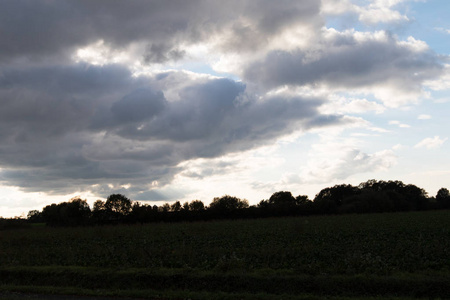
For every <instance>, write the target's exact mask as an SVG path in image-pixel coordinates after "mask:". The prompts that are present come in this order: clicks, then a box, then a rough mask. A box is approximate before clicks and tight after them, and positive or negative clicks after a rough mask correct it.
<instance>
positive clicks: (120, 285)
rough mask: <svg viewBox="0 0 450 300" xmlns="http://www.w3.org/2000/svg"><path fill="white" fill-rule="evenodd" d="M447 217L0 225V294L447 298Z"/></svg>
mask: <svg viewBox="0 0 450 300" xmlns="http://www.w3.org/2000/svg"><path fill="white" fill-rule="evenodd" d="M449 216H450V214H449V211H447V210H441V211H426V212H408V213H386V214H366V215H364V214H360V215H336V216H309V217H285V218H266V219H256V220H234V221H231V220H223V221H211V222H193V223H152V224H145V225H116V226H111V225H108V226H94V227H69V228H60V227H57V228H52V227H42V226H33V227H30V228H24V229H16V230H3V231H2V232H1V235H0V266H1V267H0V291H1V290H16V291H17V290H19V291H20V290H26V291H35V292H45V291H47V292H48V291H49V290H51V291H55V292H56V293H59V292H62V293H67V292H69V293H81V294H89V295H107V296H111V295H116V296H131V297H144V298H151V299H153V298H158V297H159V298H161V299H183V298H186V299H187V298H191V299H214V298H215V299H236V298H240V299H320V298H321V297H336V299H345V298H351V299H369V298H370V297H375V298H376V297H384V298H386V297H391V298H392V299H394V298H395V299H397V298H399V299H400V298H401V299H407V298H415V297H424V298H429V297H430V298H448V297H450V292H449V291H450V238H449V237H450V218H449ZM332 299H334V298H332Z"/></svg>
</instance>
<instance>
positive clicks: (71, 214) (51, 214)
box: [42, 198, 91, 226]
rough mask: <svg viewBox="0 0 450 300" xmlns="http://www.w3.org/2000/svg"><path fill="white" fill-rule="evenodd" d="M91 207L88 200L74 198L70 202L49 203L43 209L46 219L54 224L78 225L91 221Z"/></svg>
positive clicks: (50, 223)
mask: <svg viewBox="0 0 450 300" xmlns="http://www.w3.org/2000/svg"><path fill="white" fill-rule="evenodd" d="M90 216H91V209H90V208H89V204H88V203H87V202H86V200H82V199H80V198H72V199H71V200H70V201H69V202H62V203H59V204H51V205H47V206H46V207H44V208H43V210H42V218H43V219H44V221H45V222H46V223H47V224H49V225H53V226H57V225H59V226H76V225H85V224H88V223H89V218H90Z"/></svg>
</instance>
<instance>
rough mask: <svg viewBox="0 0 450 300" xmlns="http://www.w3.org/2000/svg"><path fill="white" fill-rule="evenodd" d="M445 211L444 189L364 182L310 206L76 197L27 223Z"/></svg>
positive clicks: (283, 200) (276, 199)
mask: <svg viewBox="0 0 450 300" xmlns="http://www.w3.org/2000/svg"><path fill="white" fill-rule="evenodd" d="M449 208H450V192H449V190H448V189H446V188H441V189H440V190H439V191H438V192H437V194H436V197H428V195H427V193H426V192H425V191H424V190H423V189H421V188H419V187H417V186H415V185H412V184H404V183H403V182H401V181H377V180H368V181H366V182H363V183H361V184H359V185H358V186H352V185H349V184H340V185H335V186H333V187H327V188H324V189H323V190H321V191H320V192H319V193H318V194H317V195H316V196H315V197H314V201H311V200H309V199H308V196H304V195H299V196H296V197H294V196H293V195H292V193H291V192H289V191H279V192H275V193H273V194H272V195H271V196H270V198H269V199H268V200H261V201H260V202H259V203H258V204H257V205H254V206H250V205H249V203H248V201H247V200H245V199H240V198H238V197H234V196H230V195H224V196H222V197H216V198H214V199H213V200H212V202H211V203H210V204H209V206H206V205H204V204H203V202H202V201H200V200H193V201H191V202H185V203H183V204H181V203H180V202H179V201H176V202H174V203H172V204H169V203H164V204H162V205H161V206H156V205H153V206H152V205H147V204H142V203H140V202H133V201H131V200H130V199H128V198H127V197H126V196H124V195H121V194H112V195H110V196H109V197H108V198H107V199H106V201H102V200H97V201H95V202H94V204H93V209H92V211H91V209H90V208H89V205H88V204H87V202H86V200H82V199H80V198H79V197H75V198H73V199H71V200H70V201H68V202H62V203H59V204H51V205H47V206H45V207H44V208H43V210H42V212H40V211H38V210H32V211H30V212H29V213H28V221H29V222H42V221H44V222H45V223H47V224H48V225H52V226H78V225H89V224H117V223H135V222H141V223H144V222H161V221H168V222H175V221H195V220H211V219H217V218H219V219H220V218H262V217H270V216H294V215H312V214H344V213H377V212H395V211H410V210H426V209H449Z"/></svg>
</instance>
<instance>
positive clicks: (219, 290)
mask: <svg viewBox="0 0 450 300" xmlns="http://www.w3.org/2000/svg"><path fill="white" fill-rule="evenodd" d="M0 278H1V282H2V284H3V285H4V286H12V285H19V286H28V287H30V288H32V287H35V288H39V287H51V288H49V289H50V290H51V289H53V290H55V289H58V288H62V289H68V290H72V292H71V293H73V291H76V290H81V291H82V294H86V292H87V291H93V292H94V294H102V293H100V292H98V291H110V292H109V293H110V294H107V293H106V292H104V293H106V294H102V295H114V296H133V297H145V298H158V297H161V298H166V297H168V298H169V299H176V298H177V297H179V296H181V295H183V297H182V298H185V296H186V295H187V297H188V298H189V297H190V296H189V295H190V294H192V296H193V297H194V296H195V297H194V298H192V299H208V297H209V296H210V294H214V295H217V296H215V298H214V299H226V297H225V296H226V295H230V297H232V296H233V295H234V296H236V295H237V294H239V295H240V296H239V298H242V297H243V298H246V297H244V296H245V295H250V296H251V297H250V296H249V297H250V298H248V297H247V298H248V299H255V298H254V297H255V295H258V297H259V298H260V299H265V298H264V297H265V296H264V295H268V297H269V296H270V297H269V298H270V299H275V298H279V299H287V298H292V299H296V298H295V297H298V295H306V296H305V297H312V296H308V295H314V297H316V296H317V297H350V298H351V297H353V298H354V297H356V298H358V297H363V298H364V297H383V298H385V297H406V298H408V297H409V298H420V297H431V298H444V299H445V298H448V297H450V275H449V274H446V273H428V274H420V275H419V274H398V275H390V276H383V277H381V276H369V275H354V276H350V275H314V276H312V275H302V274H294V273H290V272H289V271H284V272H283V271H269V270H254V271H252V272H233V273H216V272H207V271H194V270H188V269H185V270H184V269H159V270H147V269H123V270H120V269H99V268H83V267H57V266H54V267H9V268H0ZM111 288H113V291H111ZM96 291H97V292H96ZM169 291H172V292H169ZM174 291H178V292H176V293H175V292H174ZM111 293H112V294H111ZM171 293H172V294H173V293H175V294H173V295H172V296H173V297H172V296H171V295H170V294H171ZM180 293H181V294H180ZM88 294H89V293H88ZM203 294H205V295H206V296H205V297H203V296H202V295H203ZM163 295H164V297H162V296H163ZM275 296H276V297H275ZM217 297H218V298H217ZM252 297H253V298H252ZM274 297H275V298H274ZM302 297H303V296H302ZM229 299H232V298H229ZM300 299H301V298H300Z"/></svg>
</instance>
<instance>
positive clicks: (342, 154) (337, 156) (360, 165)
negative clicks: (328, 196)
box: [301, 134, 397, 183]
mask: <svg viewBox="0 0 450 300" xmlns="http://www.w3.org/2000/svg"><path fill="white" fill-rule="evenodd" d="M359 144H360V141H359V140H357V139H350V138H340V137H337V136H331V135H328V134H327V135H323V136H322V140H321V142H320V143H317V144H314V145H312V148H311V151H310V154H309V157H308V163H307V165H306V166H305V167H304V169H303V170H302V172H301V178H302V180H303V182H308V183H321V182H332V181H335V180H345V179H347V178H348V177H350V176H353V175H356V174H362V173H369V172H379V171H386V170H388V169H390V168H391V167H392V166H394V165H395V164H396V163H397V156H396V155H395V153H394V151H393V150H390V149H387V150H381V151H377V152H375V153H366V152H364V151H362V150H361V149H359V146H360V145H359Z"/></svg>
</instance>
